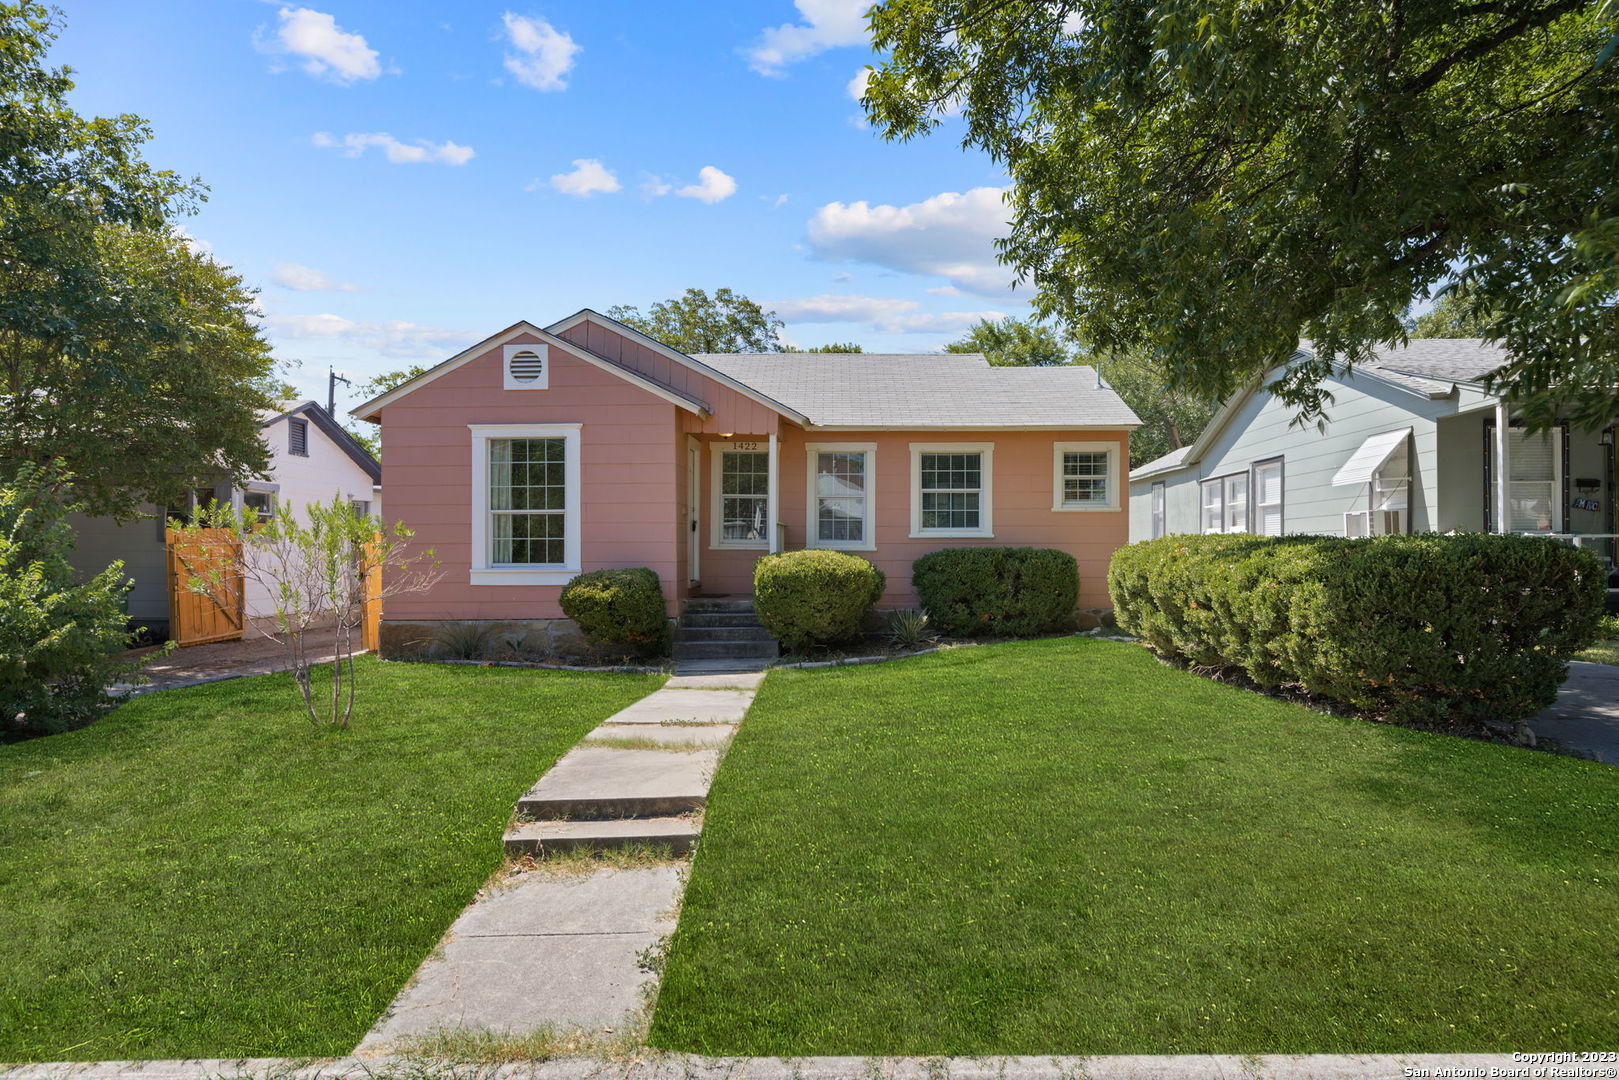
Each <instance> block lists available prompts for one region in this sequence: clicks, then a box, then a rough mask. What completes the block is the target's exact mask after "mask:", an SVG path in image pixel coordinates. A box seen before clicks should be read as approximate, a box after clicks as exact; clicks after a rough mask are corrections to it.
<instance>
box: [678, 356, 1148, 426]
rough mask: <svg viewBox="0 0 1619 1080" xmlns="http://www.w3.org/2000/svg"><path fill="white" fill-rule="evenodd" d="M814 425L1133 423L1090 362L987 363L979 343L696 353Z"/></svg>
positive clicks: (702, 360)
mask: <svg viewBox="0 0 1619 1080" xmlns="http://www.w3.org/2000/svg"><path fill="white" fill-rule="evenodd" d="M692 359H693V360H696V361H698V362H699V363H703V364H707V365H708V366H709V367H712V368H715V369H717V370H718V371H720V372H722V373H723V374H726V375H729V376H730V377H731V378H733V379H736V380H737V381H738V382H741V383H745V384H747V385H748V386H751V387H752V388H753V389H755V390H757V391H758V392H759V393H761V394H763V395H765V396H766V397H768V398H770V399H772V400H773V401H776V402H779V403H780V404H782V405H785V406H787V407H788V408H790V409H794V410H796V411H798V412H800V413H803V414H804V415H805V416H808V417H809V418H810V422H811V423H813V424H815V425H816V426H818V427H936V428H1011V427H1025V426H1028V427H1133V426H1135V425H1137V424H1139V423H1140V422H1141V421H1140V420H1139V419H1137V417H1136V414H1135V413H1133V412H1131V411H1130V407H1129V406H1128V405H1126V404H1125V403H1124V401H1123V400H1122V399H1121V398H1120V397H1119V395H1118V394H1116V393H1114V392H1113V391H1112V390H1109V389H1106V388H1102V387H1098V385H1097V378H1096V369H1095V368H1091V367H1085V366H1082V365H1072V366H1067V367H1045V368H1034V367H991V366H990V364H989V362H988V361H986V360H985V359H984V357H983V356H982V355H980V354H978V353H698V354H696V355H694V356H693V357H692Z"/></svg>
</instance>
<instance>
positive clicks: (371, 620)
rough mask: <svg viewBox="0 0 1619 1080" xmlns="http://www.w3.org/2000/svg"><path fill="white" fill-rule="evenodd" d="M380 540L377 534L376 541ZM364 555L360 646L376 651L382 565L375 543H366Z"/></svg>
mask: <svg viewBox="0 0 1619 1080" xmlns="http://www.w3.org/2000/svg"><path fill="white" fill-rule="evenodd" d="M381 540H382V537H381V536H380V535H379V536H378V537H377V541H378V543H380V542H381ZM365 555H366V558H365V561H364V562H363V563H362V564H361V570H362V572H363V573H364V574H365V610H364V611H363V613H362V616H361V619H360V648H362V649H365V650H367V651H369V652H376V651H377V645H378V642H379V641H380V639H381V636H382V565H381V563H380V562H379V561H378V558H377V544H375V543H373V544H367V545H366V546H365Z"/></svg>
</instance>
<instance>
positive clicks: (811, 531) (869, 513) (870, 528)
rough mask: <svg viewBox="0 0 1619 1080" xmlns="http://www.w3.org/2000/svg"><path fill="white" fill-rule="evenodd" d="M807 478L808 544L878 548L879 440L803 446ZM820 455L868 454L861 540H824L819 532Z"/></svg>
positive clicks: (832, 546) (805, 530) (806, 512)
mask: <svg viewBox="0 0 1619 1080" xmlns="http://www.w3.org/2000/svg"><path fill="white" fill-rule="evenodd" d="M804 449H805V451H806V458H805V479H804V487H805V491H806V493H807V495H808V498H807V499H806V505H805V512H804V521H805V527H804V533H805V535H806V536H807V537H809V542H808V543H807V544H806V545H805V546H806V547H818V548H835V549H836V550H838V551H876V550H877V538H876V530H875V526H876V524H877V513H876V507H877V444H876V443H852V442H851V443H841V442H840V443H809V444H807V445H806V446H805V447H804ZM817 454H864V455H866V514H865V518H864V524H863V525H862V526H861V528H860V534H861V535H862V536H864V537H865V539H864V540H863V541H861V542H860V543H850V542H849V541H848V540H822V539H821V534H820V527H821V515H820V514H819V513H818V512H817V510H818V507H817V506H816V505H815V503H816V496H817V495H818V494H819V493H818V492H817V491H816V490H815V458H816V455H817Z"/></svg>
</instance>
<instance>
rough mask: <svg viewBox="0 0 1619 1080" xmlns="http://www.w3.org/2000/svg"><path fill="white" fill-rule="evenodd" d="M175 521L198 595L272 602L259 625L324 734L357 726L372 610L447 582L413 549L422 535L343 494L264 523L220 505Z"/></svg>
mask: <svg viewBox="0 0 1619 1080" xmlns="http://www.w3.org/2000/svg"><path fill="white" fill-rule="evenodd" d="M169 524H170V527H171V528H173V529H174V530H175V531H176V532H178V533H183V534H185V536H186V537H187V538H188V541H189V542H188V543H187V544H186V545H185V547H186V552H187V554H186V556H185V558H184V561H185V564H186V569H187V571H188V573H190V574H191V575H192V577H191V583H190V588H191V589H192V590H193V591H195V592H199V593H202V594H204V595H207V596H209V597H210V598H211V599H213V601H214V602H215V603H218V604H221V605H228V604H234V603H238V602H239V600H238V597H239V596H240V595H241V592H240V590H242V588H243V586H247V585H256V586H258V588H259V589H260V590H261V591H262V592H263V593H264V594H266V595H267V596H268V597H269V602H270V603H271V605H273V608H274V614H273V616H271V617H270V618H268V619H264V620H260V621H258V622H255V623H253V624H252V625H253V627H254V629H255V630H256V631H257V632H258V633H261V634H263V635H265V636H266V637H271V638H275V639H277V640H279V641H281V642H282V643H283V644H284V645H285V646H286V649H287V653H288V656H289V657H290V659H291V660H292V676H293V679H294V681H295V682H296V683H297V684H298V692H299V694H300V695H301V696H302V698H303V703H304V711H305V713H306V714H307V715H308V717H309V722H310V723H311V724H313V725H314V726H316V727H321V726H333V727H347V726H348V724H349V719H350V717H351V716H352V715H353V713H354V698H355V692H356V690H357V689H358V686H359V683H358V680H357V678H356V675H355V668H354V652H355V646H356V644H357V641H358V639H359V637H360V628H361V625H362V623H363V622H364V619H365V609H366V604H367V603H368V602H370V603H381V602H383V601H385V600H386V599H387V598H388V597H390V596H398V595H401V594H404V593H413V592H421V591H423V590H425V589H428V588H431V587H432V586H433V585H434V584H435V583H436V582H437V581H438V580H439V578H440V577H442V576H443V575H442V573H441V571H440V570H439V564H438V559H437V557H436V556H435V554H434V552H433V551H432V549H430V548H429V549H427V550H422V551H418V550H414V549H413V548H412V546H411V543H410V541H411V539H412V538H413V537H414V535H415V534H414V532H413V531H412V530H411V529H410V528H409V527H407V526H406V525H405V524H404V523H403V522H395V523H394V524H392V525H384V524H383V523H382V522H381V521H380V520H379V519H377V518H374V517H369V516H365V515H359V514H356V513H355V511H354V509H353V506H352V504H350V503H349V501H348V500H347V499H345V498H343V497H342V496H341V495H336V496H334V497H333V498H332V500H331V501H330V502H316V503H309V504H308V505H306V506H304V507H303V508H302V510H301V511H295V510H294V509H293V508H292V507H291V506H290V505H288V504H285V503H282V504H278V505H277V506H276V508H275V510H274V511H273V512H271V513H270V514H269V516H268V517H263V518H261V517H260V515H259V514H258V513H257V512H255V511H254V510H253V509H251V508H246V507H243V508H233V507H229V506H223V505H220V504H218V503H215V504H213V505H211V506H209V507H208V508H207V509H206V510H204V511H203V512H202V513H201V514H199V515H198V518H197V520H196V521H195V522H194V523H192V524H190V525H186V524H183V523H181V522H178V521H171V522H170V523H169ZM327 627H330V628H332V629H333V630H334V631H335V638H336V643H335V649H334V652H335V656H334V659H333V662H332V682H331V693H330V696H329V699H327V698H325V697H323V699H322V700H321V701H320V702H319V703H318V704H317V702H316V698H315V692H314V687H313V685H312V682H311V679H310V668H311V659H310V652H309V648H308V644H307V640H308V635H309V634H310V632H311V631H314V630H319V629H325V628H327Z"/></svg>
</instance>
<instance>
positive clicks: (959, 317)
mask: <svg viewBox="0 0 1619 1080" xmlns="http://www.w3.org/2000/svg"><path fill="white" fill-rule="evenodd" d="M1004 318H1006V312H1004V311H940V312H937V313H931V314H929V313H923V314H920V315H902V316H900V317H899V318H897V319H891V320H889V321H888V322H887V323H886V324H884V325H883V326H882V328H881V329H883V330H885V331H887V332H888V333H890V334H959V333H961V332H962V331H963V330H971V329H972V328H973V327H975V326H977V325H978V324H979V323H980V322H983V321H984V320H985V319H988V320H990V321H991V322H999V321H1000V320H1002V319H1004Z"/></svg>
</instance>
